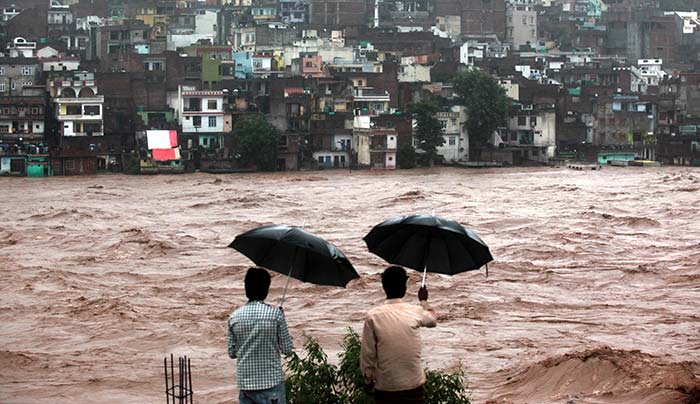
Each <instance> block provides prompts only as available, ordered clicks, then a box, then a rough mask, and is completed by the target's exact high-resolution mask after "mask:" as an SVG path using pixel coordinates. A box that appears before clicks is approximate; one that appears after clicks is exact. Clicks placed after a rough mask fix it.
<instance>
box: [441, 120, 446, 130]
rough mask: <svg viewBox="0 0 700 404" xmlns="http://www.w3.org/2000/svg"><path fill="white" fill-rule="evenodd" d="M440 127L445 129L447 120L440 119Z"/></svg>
mask: <svg viewBox="0 0 700 404" xmlns="http://www.w3.org/2000/svg"><path fill="white" fill-rule="evenodd" d="M440 127H441V128H442V129H443V130H445V129H447V121H440Z"/></svg>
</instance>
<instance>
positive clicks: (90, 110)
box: [85, 105, 100, 116]
mask: <svg viewBox="0 0 700 404" xmlns="http://www.w3.org/2000/svg"><path fill="white" fill-rule="evenodd" d="M99 114H100V106H99V105H86V106H85V115H93V116H94V115H99Z"/></svg>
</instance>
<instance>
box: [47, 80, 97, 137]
mask: <svg viewBox="0 0 700 404" xmlns="http://www.w3.org/2000/svg"><path fill="white" fill-rule="evenodd" d="M48 86H49V92H50V95H51V97H52V98H53V102H54V104H55V118H56V119H57V120H58V126H59V135H60V137H61V138H62V139H63V138H72V137H84V136H88V137H92V136H103V135H104V129H103V128H104V127H103V122H104V116H103V113H104V111H103V107H104V100H105V99H104V95H102V94H98V88H97V83H96V81H95V74H94V73H90V72H69V73H67V74H66V75H65V76H63V77H60V76H55V77H54V78H52V79H50V80H49V83H48Z"/></svg>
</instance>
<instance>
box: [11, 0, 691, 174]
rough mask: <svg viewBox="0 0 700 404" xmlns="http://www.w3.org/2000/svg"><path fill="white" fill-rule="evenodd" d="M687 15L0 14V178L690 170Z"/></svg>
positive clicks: (348, 8)
mask: <svg viewBox="0 0 700 404" xmlns="http://www.w3.org/2000/svg"><path fill="white" fill-rule="evenodd" d="M694 4H695V3H694V2H693V1H682V0H678V1H656V0H507V1H506V0H407V1H397V0H381V1H380V0H374V1H371V0H234V1H228V0H2V1H0V9H1V10H2V14H1V16H0V41H1V43H2V56H1V57H0V104H1V107H0V108H1V111H0V174H5V175H20V176H33V177H43V176H58V175H80V174H95V173H98V172H126V173H161V172H163V173H166V172H191V171H195V170H201V171H209V172H233V171H248V170H250V171H252V170H260V169H266V170H307V169H333V168H344V169H349V168H352V169H356V168H357V169H361V168H369V169H394V168H402V167H404V166H410V165H413V164H415V161H417V162H418V164H427V163H429V164H433V163H436V164H461V165H467V166H468V165H470V164H472V165H478V164H493V165H539V164H553V163H556V162H558V161H563V160H577V161H590V162H595V163H598V164H605V163H607V162H609V161H613V160H614V161H632V160H640V159H642V160H650V161H658V162H661V163H662V164H678V165H700V17H698V13H697V12H696V11H693V9H692V7H693V5H694ZM696 7H697V5H696ZM474 71H479V72H483V73H484V75H486V76H488V77H487V78H488V79H492V80H494V81H495V82H496V83H498V85H499V88H501V89H502V91H501V93H502V94H503V96H504V97H507V101H508V110H507V114H506V115H504V116H503V117H501V118H502V119H501V118H499V121H498V125H497V126H496V127H495V128H490V129H489V130H488V133H486V134H485V135H484V134H481V135H480V136H479V140H478V141H477V140H475V136H476V135H475V133H473V132H474V131H473V130H470V128H475V127H478V123H479V122H481V121H482V120H484V119H485V118H484V113H483V112H478V110H477V109H475V107H473V106H470V105H473V102H472V104H469V103H467V102H465V97H466V96H468V95H469V94H467V95H465V94H464V91H462V92H461V93H460V91H458V90H459V89H458V84H457V81H456V80H455V78H457V77H464V75H466V74H468V73H469V72H474ZM482 81H483V80H482ZM487 81H488V80H487ZM480 94H481V93H478V94H476V95H475V96H477V97H478V96H479V95H480ZM484 94H487V93H484ZM484 94H481V96H482V97H490V96H489V95H484ZM499 94H500V93H499ZM417 105H418V106H419V107H416V106H417ZM421 105H423V107H420V106H421ZM426 105H428V106H429V107H430V108H428V109H425V108H427V107H425V106H426ZM424 107H425V108H424ZM421 108H423V109H421ZM416 111H418V112H416ZM426 111H429V113H426ZM420 117H424V119H427V120H430V119H432V120H433V122H439V126H440V127H439V128H438V130H437V132H436V131H435V130H433V131H432V133H437V135H438V136H441V139H439V140H440V141H438V142H427V143H426V140H424V139H423V138H422V137H421V136H422V135H420V134H419V132H420V131H421V130H422V129H420V128H421V127H422V124H421V122H420V119H422V118H420ZM475 125H476V126H475ZM492 129H493V130H492ZM426 144H431V145H434V146H435V153H429V152H430V150H428V149H430V147H432V146H430V147H428V146H426ZM426 159H428V160H430V161H429V162H426ZM263 161H264V162H265V163H263ZM407 162H408V163H407Z"/></svg>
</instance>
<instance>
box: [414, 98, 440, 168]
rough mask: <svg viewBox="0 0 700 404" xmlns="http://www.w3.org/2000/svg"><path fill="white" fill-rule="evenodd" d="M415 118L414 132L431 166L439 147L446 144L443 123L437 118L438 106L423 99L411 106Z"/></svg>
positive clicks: (419, 146)
mask: <svg viewBox="0 0 700 404" xmlns="http://www.w3.org/2000/svg"><path fill="white" fill-rule="evenodd" d="M408 110H409V112H411V114H412V116H413V119H415V120H416V126H415V128H414V134H415V136H416V139H417V140H418V145H417V146H418V148H419V149H421V150H423V151H424V152H425V156H426V158H427V159H428V161H429V164H430V166H431V167H432V166H433V163H434V160H435V158H436V157H437V148H438V147H440V146H442V145H443V144H445V138H444V137H443V132H442V125H441V124H440V120H439V119H437V117H436V114H437V112H438V106H437V104H436V103H435V102H432V101H421V102H417V103H414V104H411V105H410V106H409V109H408Z"/></svg>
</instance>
